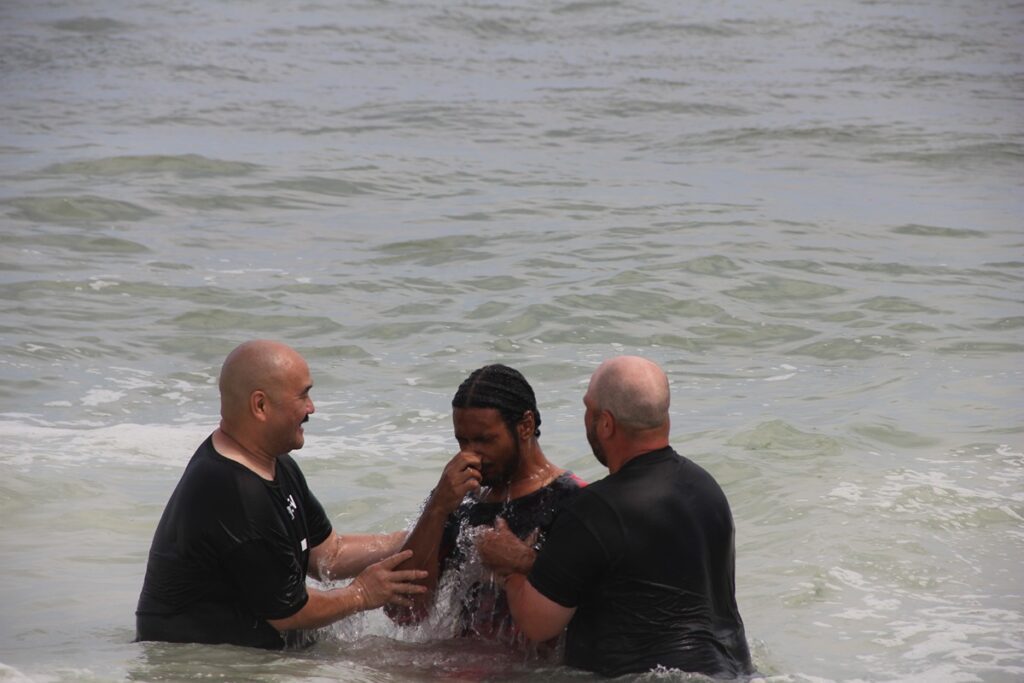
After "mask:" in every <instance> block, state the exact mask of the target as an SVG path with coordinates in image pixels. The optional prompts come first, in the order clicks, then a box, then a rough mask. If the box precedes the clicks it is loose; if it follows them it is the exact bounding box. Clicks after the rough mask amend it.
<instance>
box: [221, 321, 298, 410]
mask: <svg viewBox="0 0 1024 683" xmlns="http://www.w3.org/2000/svg"><path fill="white" fill-rule="evenodd" d="M305 364H306V361H304V360H303V359H302V356H300V355H299V354H298V352H297V351H295V349H293V348H291V347H290V346H288V345H287V344H282V343H280V342H275V341H270V340H267V339H255V340H253V341H247V342H245V343H243V344H241V345H239V346H238V347H236V348H235V350H234V351H232V352H231V353H229V354H228V357H227V358H226V359H224V365H223V366H221V370H220V410H221V416H222V417H224V418H227V419H230V418H232V417H237V416H238V415H239V413H240V412H244V411H245V410H247V408H248V403H249V397H250V396H252V393H253V392H254V391H263V392H265V393H267V394H268V395H271V396H273V395H275V394H276V393H277V392H279V391H280V390H281V389H282V387H283V386H284V385H285V383H286V382H287V380H288V378H289V376H290V375H289V373H291V372H293V371H294V369H295V368H296V367H299V366H305Z"/></svg>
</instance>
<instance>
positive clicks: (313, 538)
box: [306, 488, 334, 548]
mask: <svg viewBox="0 0 1024 683" xmlns="http://www.w3.org/2000/svg"><path fill="white" fill-rule="evenodd" d="M306 525H307V528H308V529H309V547H310V548H315V547H317V546H318V545H320V544H321V543H323V542H324V541H326V540H327V538H328V537H329V536H330V535H331V532H332V531H333V530H334V528H333V527H332V526H331V520H330V519H328V517H327V513H326V512H325V511H324V506H323V505H321V504H320V501H319V500H317V498H316V496H314V495H313V492H312V491H310V490H309V489H308V488H307V489H306Z"/></svg>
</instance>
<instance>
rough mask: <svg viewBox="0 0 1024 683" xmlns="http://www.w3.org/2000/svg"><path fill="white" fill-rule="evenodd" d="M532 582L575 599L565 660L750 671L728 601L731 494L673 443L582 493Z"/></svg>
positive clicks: (597, 666)
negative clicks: (726, 492)
mask: <svg viewBox="0 0 1024 683" xmlns="http://www.w3.org/2000/svg"><path fill="white" fill-rule="evenodd" d="M529 580H530V583H531V584H532V585H533V586H534V587H535V588H536V589H537V590H538V591H539V592H540V593H542V594H543V595H545V596H546V597H548V598H549V599H551V600H553V601H555V602H557V603H559V604H560V605H563V606H566V607H576V608H577V609H576V613H575V614H574V615H573V618H572V620H571V621H570V622H569V627H568V630H567V634H566V650H565V656H566V663H567V664H569V665H570V666H574V667H577V668H581V669H587V670H590V671H596V672H599V673H601V674H604V675H609V676H618V675H621V674H625V673H638V672H643V671H649V670H650V669H652V668H654V667H657V666H664V667H667V668H672V669H681V670H683V671H690V672H699V673H704V674H708V675H712V676H722V677H736V676H739V675H743V674H749V673H752V672H753V667H752V665H751V661H750V652H749V650H748V648H747V641H746V636H745V634H744V630H743V621H742V619H741V618H740V613H739V609H738V608H737V606H736V598H735V550H734V528H733V520H732V513H731V512H730V510H729V503H728V501H727V500H726V498H725V494H724V493H723V492H722V489H721V488H720V487H719V486H718V484H717V483H716V482H715V480H714V479H713V478H712V477H711V475H710V474H708V473H707V472H706V471H704V470H703V469H702V468H701V467H699V466H698V465H696V464H695V463H693V462H691V461H689V460H687V459H686V458H683V457H682V456H680V455H678V454H677V453H676V452H675V451H673V450H672V449H671V448H665V449H662V450H658V451H652V452H650V453H646V454H644V455H641V456H639V457H637V458H635V459H633V460H631V461H629V462H628V463H627V464H626V465H625V466H624V467H623V468H622V469H620V470H619V471H618V472H616V473H615V474H612V475H609V476H608V477H606V478H604V479H602V480H601V481H598V482H595V483H593V484H591V485H590V486H588V487H587V488H585V489H584V490H583V491H581V492H580V495H579V496H577V497H576V499H575V500H574V501H573V502H572V503H570V504H569V505H568V506H567V507H566V508H565V510H563V511H562V514H561V515H559V518H558V520H556V522H555V524H554V526H553V527H552V529H551V532H550V534H549V536H548V542H547V543H546V544H545V546H544V548H543V549H541V552H540V555H539V556H538V558H537V561H536V563H535V564H534V566H533V570H532V571H531V572H530V576H529Z"/></svg>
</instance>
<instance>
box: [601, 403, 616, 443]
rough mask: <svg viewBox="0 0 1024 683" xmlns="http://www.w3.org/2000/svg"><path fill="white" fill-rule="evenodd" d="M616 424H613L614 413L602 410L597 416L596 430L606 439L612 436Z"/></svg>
mask: <svg viewBox="0 0 1024 683" xmlns="http://www.w3.org/2000/svg"><path fill="white" fill-rule="evenodd" d="M617 427H618V425H616V424H615V415H614V414H612V412H611V411H610V410H602V411H601V414H600V415H598V416H597V431H598V432H599V433H600V434H601V436H603V437H604V438H606V439H610V438H612V436H613V435H614V434H615V430H616V428H617Z"/></svg>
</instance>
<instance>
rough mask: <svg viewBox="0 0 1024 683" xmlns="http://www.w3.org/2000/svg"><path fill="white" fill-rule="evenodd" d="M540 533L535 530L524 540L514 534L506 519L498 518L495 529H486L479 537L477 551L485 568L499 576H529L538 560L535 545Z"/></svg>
mask: <svg viewBox="0 0 1024 683" xmlns="http://www.w3.org/2000/svg"><path fill="white" fill-rule="evenodd" d="M538 533H539V530H538V529H534V530H533V533H531V534H530V535H529V536H527V538H526V540H522V539H520V538H519V537H518V536H516V535H515V534H514V533H512V530H511V529H509V528H508V524H507V523H506V522H505V520H504V519H502V518H501V517H498V518H497V519H496V520H495V522H494V528H493V529H485V530H484V531H481V532H480V534H479V535H478V536H477V538H476V549H477V552H479V553H480V559H481V560H483V563H484V566H486V567H487V568H488V569H490V570H491V571H493V572H494V573H495V574H497V575H498V576H508V575H509V574H529V573H530V569H532V568H533V562H534V560H535V559H537V551H535V550H534V549H533V544H534V543H536V542H537V535H538Z"/></svg>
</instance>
